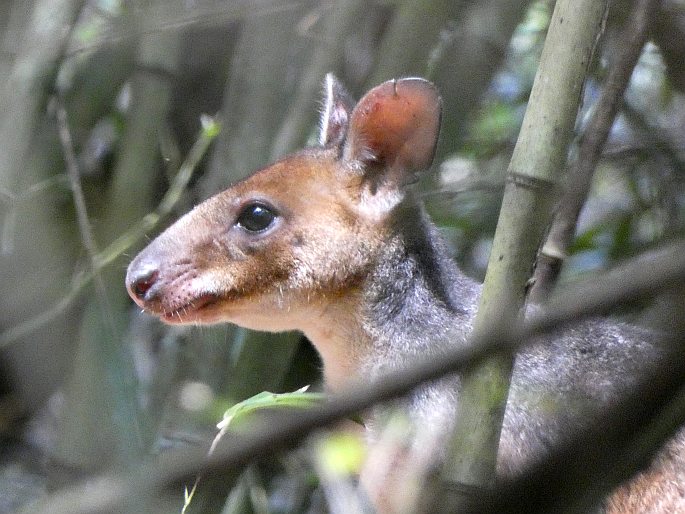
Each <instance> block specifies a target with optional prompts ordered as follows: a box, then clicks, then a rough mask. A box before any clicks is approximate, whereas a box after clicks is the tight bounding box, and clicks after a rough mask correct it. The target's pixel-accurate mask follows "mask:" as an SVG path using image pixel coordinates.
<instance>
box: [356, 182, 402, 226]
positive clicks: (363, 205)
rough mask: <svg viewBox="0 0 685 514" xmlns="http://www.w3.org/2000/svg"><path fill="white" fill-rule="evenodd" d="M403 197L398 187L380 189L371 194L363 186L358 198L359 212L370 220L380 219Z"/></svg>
mask: <svg viewBox="0 0 685 514" xmlns="http://www.w3.org/2000/svg"><path fill="white" fill-rule="evenodd" d="M403 199H404V193H403V192H402V191H400V190H398V189H390V190H388V189H381V190H378V191H376V194H372V193H371V191H369V189H368V188H364V189H363V190H362V193H361V197H360V199H359V212H360V213H361V214H362V215H364V216H365V217H367V218H368V219H370V220H372V221H380V220H382V219H383V218H385V216H387V214H388V213H389V212H390V211H392V210H393V209H394V208H395V207H397V205H399V203H400V202H401V201H402V200H403Z"/></svg>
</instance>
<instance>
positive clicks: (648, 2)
mask: <svg viewBox="0 0 685 514" xmlns="http://www.w3.org/2000/svg"><path fill="white" fill-rule="evenodd" d="M659 4H660V0H638V1H637V2H635V8H634V10H633V12H632V15H631V17H630V20H629V21H628V23H627V24H626V26H625V29H624V31H623V34H622V37H621V39H622V44H621V45H619V53H618V57H617V59H616V61H615V62H614V64H613V66H611V68H610V70H609V74H608V75H607V78H606V81H605V83H604V88H603V89H602V93H601V95H600V97H599V100H597V103H596V104H595V106H594V112H593V114H592V118H591V119H590V122H589V123H588V125H587V128H586V129H585V133H584V134H583V136H582V137H581V140H580V148H579V150H578V158H577V160H576V161H575V163H574V165H573V166H572V167H571V169H570V170H569V173H568V179H567V180H568V186H567V189H566V191H565V193H564V195H563V197H562V199H561V201H560V202H559V203H558V207H557V212H556V214H555V217H554V221H553V223H552V226H551V228H550V232H549V235H548V236H547V241H546V243H545V245H544V246H543V248H542V250H541V251H540V255H539V256H538V263H537V267H536V270H535V274H534V277H533V284H534V285H533V288H532V289H531V292H530V300H531V301H532V302H533V303H539V302H541V301H543V300H544V298H545V297H546V296H547V294H548V293H549V291H550V290H551V289H552V287H553V286H554V283H555V282H556V278H557V276H558V275H559V272H560V271H561V266H562V265H563V262H564V259H565V258H566V255H567V252H568V248H569V245H570V244H571V240H572V238H573V235H574V234H575V230H576V223H577V221H578V216H579V215H580V211H581V209H582V208H583V205H584V204H585V200H586V198H587V195H588V193H589V191H590V186H591V183H592V176H593V174H594V171H595V167H596V166H597V162H598V161H599V159H600V157H601V154H602V148H604V144H605V143H606V140H607V137H608V136H609V131H610V130H611V126H612V125H613V123H614V118H615V117H616V113H617V112H618V110H619V108H620V106H621V101H622V99H623V93H624V91H625V89H626V87H628V83H629V81H630V76H631V75H632V73H633V69H634V68H635V65H636V64H637V61H638V59H639V57H640V53H641V52H642V47H643V46H644V44H645V41H646V40H647V34H648V32H649V29H650V26H651V24H652V21H653V19H654V14H655V12H656V9H657V8H658V6H659Z"/></svg>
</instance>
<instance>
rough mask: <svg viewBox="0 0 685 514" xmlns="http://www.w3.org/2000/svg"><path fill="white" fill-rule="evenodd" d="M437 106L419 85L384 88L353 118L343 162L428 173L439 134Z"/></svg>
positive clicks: (408, 82) (424, 84)
mask: <svg viewBox="0 0 685 514" xmlns="http://www.w3.org/2000/svg"><path fill="white" fill-rule="evenodd" d="M440 114H441V100H440V96H439V95H438V92H437V90H436V89H435V87H434V86H433V85H432V84H431V83H430V82H428V81H426V80H423V79H413V78H412V79H402V80H398V81H388V82H384V83H383V84H381V85H380V86H378V87H375V88H374V89H372V90H371V91H369V92H368V93H367V94H366V95H365V96H364V98H362V99H361V100H360V101H359V103H358V104H357V106H356V107H355V109H354V111H353V113H352V120H351V124H350V132H349V136H348V141H349V147H348V152H347V156H348V157H349V158H352V159H358V160H369V159H368V156H371V157H372V160H373V162H375V163H378V164H380V165H382V166H385V167H387V168H390V169H395V170H403V171H407V172H412V171H419V170H422V169H425V168H428V167H429V166H430V165H431V162H432V161H433V155H434V153H435V146H436V143H437V140H438V132H439V130H440Z"/></svg>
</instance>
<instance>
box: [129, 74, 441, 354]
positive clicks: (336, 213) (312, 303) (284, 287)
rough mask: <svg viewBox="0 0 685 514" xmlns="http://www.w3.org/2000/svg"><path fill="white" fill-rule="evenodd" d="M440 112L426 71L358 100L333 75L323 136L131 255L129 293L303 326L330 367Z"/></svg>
mask: <svg viewBox="0 0 685 514" xmlns="http://www.w3.org/2000/svg"><path fill="white" fill-rule="evenodd" d="M440 115H441V100H440V97H439V95H438V93H437V91H436V89H435V88H434V87H433V85H432V84H430V83H429V82H427V81H425V80H422V79H415V78H408V79H401V80H396V81H395V80H393V81H389V82H385V83H383V84H381V85H380V86H378V87H375V88H374V89H372V90H371V91H369V92H368V93H367V94H366V95H365V96H364V97H363V98H362V99H361V100H360V101H359V103H358V104H357V105H356V106H353V104H352V102H351V101H350V98H349V96H348V95H347V93H346V92H345V91H344V89H343V88H342V87H341V85H340V84H339V83H338V82H337V81H336V79H335V78H334V77H333V76H331V75H329V76H328V77H327V78H326V95H325V99H324V108H323V114H322V120H321V132H320V146H319V147H315V148H308V149H305V150H302V151H300V152H297V153H295V154H292V155H290V156H288V157H285V158H283V159H282V160H280V161H278V162H276V163H274V164H272V165H270V166H268V167H266V168H264V169H262V170H260V171H258V172H256V173H255V174H253V175H252V176H250V177H248V178H247V179H245V180H243V181H240V182H238V183H236V184H234V185H232V186H231V187H230V188H228V189H227V190H225V191H223V192H222V193H219V194H217V195H216V196H214V197H212V198H210V199H208V200H207V201H205V202H204V203H202V204H200V205H198V206H197V207H195V208H194V209H193V210H192V211H191V212H189V213H188V214H186V215H185V216H184V217H182V218H181V219H179V220H178V221H177V222H176V223H175V224H173V225H172V226H171V227H169V228H168V229H167V230H166V231H165V232H164V233H162V234H161V235H160V236H159V237H157V239H155V240H154V241H153V242H152V243H151V244H150V245H149V246H148V247H147V248H146V249H145V250H143V251H142V252H141V253H140V254H139V255H138V256H137V257H136V258H135V259H134V260H133V262H131V264H130V266H129V268H128V274H127V277H126V285H127V288H128V291H129V294H130V295H131V297H132V298H133V299H134V300H135V301H136V303H137V304H138V305H140V306H141V307H142V308H143V309H144V310H145V311H146V312H149V313H151V314H154V315H157V316H159V317H160V318H161V319H162V320H164V321H165V322H167V323H200V324H206V323H217V322H231V323H235V324H237V325H240V326H244V327H247V328H252V329H258V330H267V331H282V330H293V329H299V330H302V331H304V332H305V333H306V334H307V335H308V336H310V339H312V340H313V342H314V343H315V345H317V347H318V349H319V351H320V352H321V353H322V357H323V359H324V367H327V366H328V363H327V362H326V360H327V358H328V357H329V354H330V356H331V358H330V359H328V360H335V359H336V356H335V355H334V354H335V353H336V352H339V351H343V350H342V349H340V348H337V349H336V348H333V346H335V345H331V347H330V348H326V342H325V341H326V335H327V334H328V335H329V336H330V337H335V334H338V336H339V334H340V330H336V327H333V326H331V322H332V321H331V320H332V319H335V320H337V322H338V323H340V325H341V326H342V325H347V326H349V327H351V326H353V325H354V323H351V324H350V322H351V320H350V319H349V317H350V316H354V315H355V314H354V312H353V311H354V298H356V297H358V295H359V291H360V288H361V287H362V284H363V282H364V280H365V277H366V274H367V273H368V271H369V269H370V268H372V267H373V266H374V263H375V261H376V259H377V256H378V253H379V251H380V250H381V249H382V248H383V246H384V245H385V244H386V243H387V241H388V239H389V237H390V235H389V231H392V230H393V228H392V227H393V226H394V224H396V222H397V220H396V219H395V218H396V215H395V211H397V208H398V206H399V205H400V204H401V203H402V202H403V199H404V198H405V195H406V192H405V186H406V185H407V184H408V183H411V182H414V181H415V180H416V178H417V175H418V173H419V172H421V171H423V170H425V169H426V168H428V167H429V166H430V164H431V161H432V159H433V154H434V150H435V146H436V142H437V137H438V132H439V126H440ZM333 312H334V313H335V315H333V316H331V315H325V314H331V313H333ZM349 330H353V329H352V328H349ZM334 333H335V334H334ZM317 340H318V341H317ZM319 341H321V343H320V344H317V342H319ZM344 351H350V350H349V349H348V350H344Z"/></svg>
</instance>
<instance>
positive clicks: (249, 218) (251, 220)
mask: <svg viewBox="0 0 685 514" xmlns="http://www.w3.org/2000/svg"><path fill="white" fill-rule="evenodd" d="M275 219H276V213H275V212H274V211H273V210H271V208H270V207H268V206H266V205H264V204H263V203H257V202H255V203H251V204H249V205H247V206H245V208H243V210H242V211H241V212H240V214H238V219H237V220H236V224H237V225H239V226H241V227H242V228H244V229H245V230H247V231H248V232H263V231H264V230H266V229H267V228H269V227H270V226H271V225H272V224H273V222H274V220H275Z"/></svg>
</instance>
